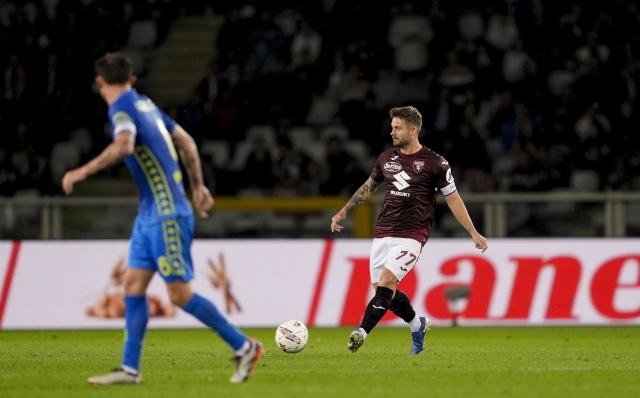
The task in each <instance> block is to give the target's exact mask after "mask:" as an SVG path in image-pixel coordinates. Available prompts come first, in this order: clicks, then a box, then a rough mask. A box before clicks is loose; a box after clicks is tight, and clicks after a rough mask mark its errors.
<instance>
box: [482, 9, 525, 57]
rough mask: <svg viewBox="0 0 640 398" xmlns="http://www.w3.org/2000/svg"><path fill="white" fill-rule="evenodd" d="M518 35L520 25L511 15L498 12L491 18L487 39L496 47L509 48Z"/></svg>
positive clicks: (500, 48)
mask: <svg viewBox="0 0 640 398" xmlns="http://www.w3.org/2000/svg"><path fill="white" fill-rule="evenodd" d="M518 37H520V32H519V31H518V26H517V25H516V23H515V21H514V20H513V18H512V17H510V16H509V15H505V14H496V15H493V16H492V17H491V18H490V19H489V24H488V27H487V34H486V39H487V42H489V44H491V45H492V46H494V47H495V48H496V49H498V50H502V51H504V50H508V49H509V48H511V47H513V45H514V44H515V43H516V40H518Z"/></svg>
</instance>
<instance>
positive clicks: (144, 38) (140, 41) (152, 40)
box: [127, 21, 158, 49]
mask: <svg viewBox="0 0 640 398" xmlns="http://www.w3.org/2000/svg"><path fill="white" fill-rule="evenodd" d="M157 36H158V31H157V27H156V23H155V22H154V21H135V22H134V23H132V24H131V27H130V28H129V40H128V42H127V44H128V45H129V46H131V47H136V48H140V49H149V48H152V47H153V46H155V44H156V39H157Z"/></svg>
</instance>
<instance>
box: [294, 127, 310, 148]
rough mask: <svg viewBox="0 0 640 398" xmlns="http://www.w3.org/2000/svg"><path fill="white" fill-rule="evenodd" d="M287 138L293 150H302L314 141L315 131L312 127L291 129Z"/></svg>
mask: <svg viewBox="0 0 640 398" xmlns="http://www.w3.org/2000/svg"><path fill="white" fill-rule="evenodd" d="M287 136H288V137H289V139H290V140H291V145H292V146H293V148H294V149H297V150H301V149H303V148H304V147H305V145H307V144H308V143H311V142H314V141H315V140H316V134H315V130H314V129H313V128H312V127H292V128H291V129H289V132H288V133H287Z"/></svg>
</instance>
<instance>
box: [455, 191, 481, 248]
mask: <svg viewBox="0 0 640 398" xmlns="http://www.w3.org/2000/svg"><path fill="white" fill-rule="evenodd" d="M444 200H445V201H446V202H447V205H448V206H449V209H451V212H452V213H453V215H454V216H455V217H456V220H458V222H459V223H460V224H461V225H462V226H463V227H464V229H466V230H467V232H469V234H470V235H471V239H473V243H475V244H476V248H477V249H480V250H482V252H483V253H484V252H485V251H486V250H487V249H488V248H489V245H488V244H487V239H486V238H485V237H484V236H482V235H480V234H479V233H478V231H476V228H475V227H474V226H473V221H471V217H469V212H468V211H467V207H466V206H465V205H464V202H463V201H462V198H461V197H460V194H458V191H454V192H453V193H451V194H449V195H447V196H445V197H444Z"/></svg>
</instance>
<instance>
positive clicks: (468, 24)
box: [458, 12, 484, 41]
mask: <svg viewBox="0 0 640 398" xmlns="http://www.w3.org/2000/svg"><path fill="white" fill-rule="evenodd" d="M458 28H459V29H460V35H461V36H462V37H463V38H464V39H466V40H469V41H474V40H476V39H478V38H479V37H481V36H483V35H484V20H483V19H482V16H481V15H480V14H478V13H476V12H468V13H466V14H463V15H462V16H461V17H460V18H459V19H458Z"/></svg>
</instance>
